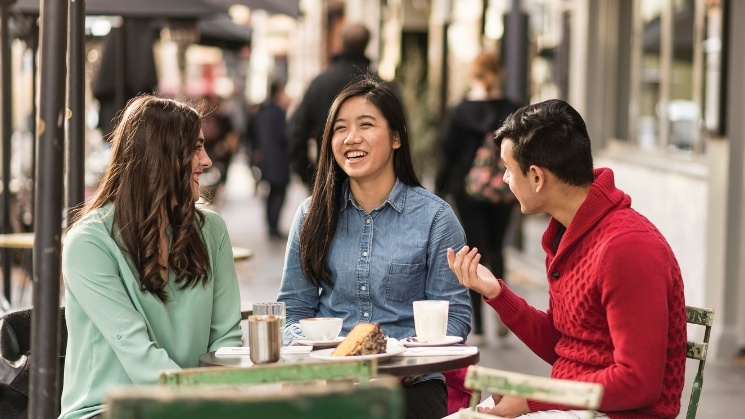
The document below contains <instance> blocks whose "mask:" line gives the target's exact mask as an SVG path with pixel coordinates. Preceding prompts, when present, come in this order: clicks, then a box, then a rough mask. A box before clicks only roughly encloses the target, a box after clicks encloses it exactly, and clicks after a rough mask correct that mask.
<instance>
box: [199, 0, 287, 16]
mask: <svg viewBox="0 0 745 419" xmlns="http://www.w3.org/2000/svg"><path fill="white" fill-rule="evenodd" d="M207 1H209V2H210V3H213V4H216V5H218V6H222V7H225V8H229V7H230V6H233V5H236V4H240V5H243V6H246V7H248V8H250V9H261V10H266V11H267V12H270V13H281V14H284V15H288V16H292V17H294V18H298V17H300V7H299V6H298V3H299V1H298V0H207Z"/></svg>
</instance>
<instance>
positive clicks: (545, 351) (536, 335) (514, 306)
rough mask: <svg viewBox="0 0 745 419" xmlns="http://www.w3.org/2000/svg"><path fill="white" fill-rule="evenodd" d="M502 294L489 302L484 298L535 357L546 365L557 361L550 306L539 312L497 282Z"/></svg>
mask: <svg viewBox="0 0 745 419" xmlns="http://www.w3.org/2000/svg"><path fill="white" fill-rule="evenodd" d="M499 283H500V284H501V285H502V292H500V293H499V295H497V296H496V297H494V298H492V299H484V301H486V303H487V304H489V305H490V306H492V308H494V310H496V312H497V313H498V314H499V318H500V319H501V320H502V322H504V324H505V325H506V326H507V327H508V328H509V329H510V330H511V331H512V332H513V333H514V334H515V336H517V337H518V338H519V339H520V340H521V341H522V342H523V343H525V344H526V345H527V346H528V347H529V348H530V349H531V350H532V351H533V352H535V354H536V355H538V356H539V357H541V359H543V360H544V361H546V362H548V363H549V364H552V365H553V363H554V361H556V359H557V355H556V351H555V350H554V348H555V347H556V343H557V342H558V341H559V338H560V337H561V334H560V333H559V331H558V330H556V328H555V327H554V324H553V319H552V316H551V307H550V306H549V308H548V310H546V311H545V312H544V311H540V310H538V309H536V308H535V307H533V306H531V305H530V304H528V302H527V301H525V299H524V298H522V297H520V296H518V295H517V294H515V293H514V292H512V290H511V289H509V287H508V286H507V284H505V283H504V281H502V280H501V279H500V280H499Z"/></svg>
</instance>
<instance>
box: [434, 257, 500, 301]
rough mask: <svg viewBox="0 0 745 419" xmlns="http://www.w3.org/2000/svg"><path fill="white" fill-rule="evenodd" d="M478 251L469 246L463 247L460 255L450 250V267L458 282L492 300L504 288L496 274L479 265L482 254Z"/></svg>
mask: <svg viewBox="0 0 745 419" xmlns="http://www.w3.org/2000/svg"><path fill="white" fill-rule="evenodd" d="M478 251H479V249H477V248H475V247H474V248H473V249H469V247H468V246H463V248H462V249H460V250H459V251H458V253H455V251H454V250H453V249H448V251H447V257H448V266H449V267H450V270H452V271H453V273H455V276H457V277H458V282H460V283H461V284H462V285H465V286H466V287H468V288H470V289H472V290H474V291H476V292H478V293H479V294H481V295H483V296H484V297H486V298H487V299H492V298H494V297H496V296H497V295H499V293H500V292H502V286H501V285H500V284H499V281H498V280H497V278H496V277H495V276H494V274H492V273H491V271H489V269H487V268H486V267H485V266H484V265H481V264H480V263H479V261H480V260H481V254H480V253H478Z"/></svg>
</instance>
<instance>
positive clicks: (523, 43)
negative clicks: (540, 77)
mask: <svg viewBox="0 0 745 419" xmlns="http://www.w3.org/2000/svg"><path fill="white" fill-rule="evenodd" d="M503 50H504V70H505V71H504V73H505V77H504V80H503V82H504V86H505V88H504V92H505V96H507V97H508V98H510V99H512V100H513V101H515V102H517V103H519V104H523V105H527V104H528V101H529V98H528V15H527V14H526V13H525V12H523V11H522V7H521V1H520V0H512V9H511V10H510V11H509V12H508V13H507V14H506V15H505V16H504V46H503Z"/></svg>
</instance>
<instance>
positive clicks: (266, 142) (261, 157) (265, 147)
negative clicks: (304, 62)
mask: <svg viewBox="0 0 745 419" xmlns="http://www.w3.org/2000/svg"><path fill="white" fill-rule="evenodd" d="M286 109H287V97H286V96H285V93H284V87H283V86H282V85H280V84H279V83H272V85H271V87H270V92H269V98H268V99H267V100H266V102H264V103H263V104H262V105H261V106H260V107H259V109H258V111H257V112H256V114H255V115H254V116H253V117H252V120H251V123H249V127H248V129H249V137H250V142H251V143H252V144H253V145H254V147H255V148H254V149H253V150H252V153H251V156H252V159H253V164H257V165H258V167H259V169H260V171H261V180H262V181H264V182H266V183H267V184H268V185H269V194H268V196H267V198H266V222H267V229H268V231H269V238H272V239H284V238H286V236H285V234H283V233H281V232H280V231H279V216H280V213H281V211H282V206H283V205H284V202H285V194H286V192H287V185H288V184H289V183H290V152H289V149H288V144H287V121H286V117H287V113H286Z"/></svg>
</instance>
